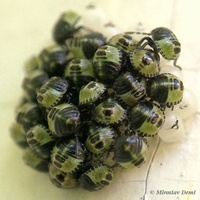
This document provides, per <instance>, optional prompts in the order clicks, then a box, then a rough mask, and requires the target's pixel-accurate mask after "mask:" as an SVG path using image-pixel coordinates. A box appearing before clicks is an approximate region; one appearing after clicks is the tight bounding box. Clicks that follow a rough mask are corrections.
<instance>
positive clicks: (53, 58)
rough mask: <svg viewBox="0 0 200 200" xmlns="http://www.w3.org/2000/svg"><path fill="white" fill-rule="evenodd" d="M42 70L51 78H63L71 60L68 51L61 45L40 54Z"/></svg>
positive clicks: (49, 47) (51, 47)
mask: <svg viewBox="0 0 200 200" xmlns="http://www.w3.org/2000/svg"><path fill="white" fill-rule="evenodd" d="M39 59H40V66H41V68H42V69H43V70H44V71H45V72H46V73H47V74H48V75H49V76H50V77H51V76H62V75H63V72H64V69H65V65H66V64H67V63H68V62H69V60H70V59H71V58H69V56H68V51H67V50H66V49H65V48H64V47H63V46H61V45H50V46H48V47H46V48H44V49H43V50H42V51H41V53H40V54H39Z"/></svg>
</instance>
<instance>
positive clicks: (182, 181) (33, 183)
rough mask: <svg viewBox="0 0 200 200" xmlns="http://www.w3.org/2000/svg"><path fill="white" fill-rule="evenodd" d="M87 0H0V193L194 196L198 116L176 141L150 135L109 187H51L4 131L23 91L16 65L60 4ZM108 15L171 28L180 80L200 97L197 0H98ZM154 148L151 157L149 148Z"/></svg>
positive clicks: (42, 36)
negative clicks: (140, 157) (139, 157)
mask: <svg viewBox="0 0 200 200" xmlns="http://www.w3.org/2000/svg"><path fill="white" fill-rule="evenodd" d="M89 2H90V1H88V0H84V1H82V0H71V1H70V0H57V1H55V0H42V1H41V0H34V1H26V0H12V1H11V0H1V3H0V199H2V200H14V199H15V200H26V199H29V200H46V199H48V200H55V199H56V200H66V199H73V200H80V199H86V200H90V199H94V198H95V199H96V200H101V199H104V200H141V199H142V197H144V196H145V200H147V199H148V200H157V199H158V200H198V199H200V170H199V169H200V136H199V135H200V122H199V120H200V116H199V115H196V116H195V117H194V118H193V119H192V120H190V126H189V128H188V129H187V133H186V135H185V137H184V138H183V139H182V140H181V141H180V142H178V143H174V144H166V143H164V142H161V143H158V141H157V140H154V142H153V145H151V148H150V151H149V158H148V160H147V162H146V164H145V165H143V166H142V167H141V168H139V169H133V170H125V171H123V172H119V173H118V174H117V175H116V177H115V178H114V180H113V183H112V184H111V185H110V186H108V187H107V188H105V189H103V190H101V191H98V192H95V193H91V192H87V191H83V190H82V189H74V190H62V189H58V188H56V187H54V186H53V185H52V184H51V182H50V181H49V179H48V176H47V174H44V173H39V172H37V171H34V170H32V169H31V168H29V167H27V166H25V165H24V163H23V161H22V154H23V152H22V150H21V149H20V148H18V147H17V146H16V145H15V144H14V143H13V141H12V140H11V138H10V135H9V126H10V124H11V123H12V122H13V119H14V108H15V106H16V104H17V100H18V99H19V97H20V96H21V82H22V79H23V77H24V74H23V70H22V66H23V63H24V61H25V60H26V59H27V58H29V57H30V56H31V55H32V54H37V53H38V52H39V51H40V50H41V49H42V48H43V47H44V46H45V45H47V44H48V43H49V41H51V29H52V25H53V23H54V22H55V20H57V18H58V16H59V14H60V13H61V12H62V11H65V10H68V9H69V8H71V9H74V10H76V11H78V12H82V10H83V8H84V6H85V5H87V4H88V3H89ZM92 2H93V3H94V4H95V5H97V6H98V7H100V8H102V9H104V10H105V12H106V13H107V15H108V18H109V21H110V22H113V23H115V24H117V25H118V26H119V27H120V28H121V30H123V31H130V30H134V29H135V28H136V27H137V24H138V23H139V22H142V24H143V26H144V28H145V30H146V31H149V30H151V29H153V28H155V27H158V26H167V27H169V28H171V29H172V30H173V31H174V32H175V33H176V35H177V37H178V38H179V40H180V41H181V44H182V53H181V57H180V59H179V64H180V65H181V66H182V68H183V80H184V83H185V87H187V88H189V89H191V90H192V91H193V92H194V93H195V94H196V96H197V97H198V99H200V89H199V85H200V78H199V77H200V56H199V52H200V44H199V43H200V38H199V37H200V25H199V19H200V12H199V6H200V3H199V1H198V0H190V1H189V0H165V1H159V0H151V1H149V0H140V1H137V0H101V1H92ZM152 152H153V155H154V156H153V158H152V157H151V156H150V154H151V153H152ZM157 190H170V191H171V190H174V191H175V190H176V191H182V190H191V191H193V190H196V194H195V195H162V196H161V195H156V194H152V192H151V191H154V192H155V193H156V191H157Z"/></svg>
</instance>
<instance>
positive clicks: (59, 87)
mask: <svg viewBox="0 0 200 200" xmlns="http://www.w3.org/2000/svg"><path fill="white" fill-rule="evenodd" d="M68 87H69V84H68V82H67V81H66V80H64V79H61V78H60V77H52V78H51V79H49V80H48V81H47V82H46V83H45V84H44V85H42V86H41V88H40V89H39V91H38V92H37V101H38V103H39V105H40V106H42V107H45V108H52V107H53V106H55V105H57V104H58V103H60V101H61V100H62V98H63V97H64V95H65V93H66V92H67V89H68Z"/></svg>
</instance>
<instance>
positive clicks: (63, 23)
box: [53, 11, 81, 44]
mask: <svg viewBox="0 0 200 200" xmlns="http://www.w3.org/2000/svg"><path fill="white" fill-rule="evenodd" d="M79 20H80V16H79V15H78V14H77V13H76V12H73V11H67V12H64V13H63V14H62V15H61V16H60V18H59V19H58V21H57V22H56V23H55V25H54V28H53V38H54V40H55V41H56V42H57V43H58V44H64V43H65V40H66V39H68V38H72V37H73V36H74V34H75V33H77V32H78V31H79V30H80V28H81V26H78V22H79Z"/></svg>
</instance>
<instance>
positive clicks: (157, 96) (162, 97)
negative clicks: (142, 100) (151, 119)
mask: <svg viewBox="0 0 200 200" xmlns="http://www.w3.org/2000/svg"><path fill="white" fill-rule="evenodd" d="M183 91H184V86H183V82H182V81H181V80H180V79H179V78H178V77H177V76H175V75H173V74H171V73H163V74H160V75H158V76H157V77H155V78H154V79H152V80H150V81H149V83H148V84H147V94H148V96H149V97H151V98H152V99H153V100H155V101H157V102H158V103H160V104H161V105H164V106H165V105H166V106H168V107H171V106H173V105H176V104H178V103H179V102H180V101H181V100H182V98H183Z"/></svg>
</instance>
